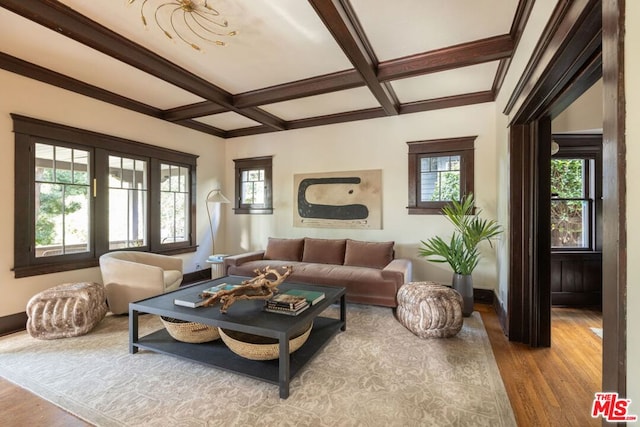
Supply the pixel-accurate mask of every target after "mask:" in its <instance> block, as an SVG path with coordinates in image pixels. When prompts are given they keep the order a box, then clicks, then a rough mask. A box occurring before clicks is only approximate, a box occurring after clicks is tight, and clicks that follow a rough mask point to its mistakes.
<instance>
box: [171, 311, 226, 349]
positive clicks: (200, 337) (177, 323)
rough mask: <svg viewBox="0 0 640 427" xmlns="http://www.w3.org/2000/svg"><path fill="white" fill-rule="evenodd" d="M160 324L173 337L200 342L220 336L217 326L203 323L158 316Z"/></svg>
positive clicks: (184, 340)
mask: <svg viewBox="0 0 640 427" xmlns="http://www.w3.org/2000/svg"><path fill="white" fill-rule="evenodd" d="M160 320H162V324H163V325H164V327H165V328H167V332H169V335H171V336H172V337H173V339H175V340H178V341H182V342H189V343H202V342H208V341H213V340H217V339H218V338H220V334H219V333H218V328H217V327H215V326H209V325H205V324H204V323H196V322H188V321H186V320H179V319H173V318H171V317H164V316H160Z"/></svg>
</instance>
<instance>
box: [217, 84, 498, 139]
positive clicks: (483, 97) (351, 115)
mask: <svg viewBox="0 0 640 427" xmlns="http://www.w3.org/2000/svg"><path fill="white" fill-rule="evenodd" d="M494 100H495V99H494V96H493V92H491V91H484V92H475V93H468V94H463V95H455V96H447V97H443V98H436V99H429V100H426V101H418V102H411V103H407V104H402V105H401V106H400V114H411V113H418V112H422V111H430V110H439V109H442V108H453V107H462V106H465V105H473V104H482V103H485V102H493V101H494ZM380 117H387V114H386V112H385V111H384V110H383V109H382V108H381V107H376V108H368V109H364V110H357V111H349V112H346V113H337V114H329V115H326V116H318V117H308V118H304V119H298V120H291V121H289V122H287V129H303V128H308V127H315V126H324V125H331V124H336V123H346V122H353V121H357V120H368V119H376V118H380ZM269 132H274V130H273V129H269V128H268V127H266V126H254V127H250V128H242V129H236V130H232V131H228V132H227V138H235V137H238V136H248V135H256V134H261V133H269Z"/></svg>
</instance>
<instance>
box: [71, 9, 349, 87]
mask: <svg viewBox="0 0 640 427" xmlns="http://www.w3.org/2000/svg"><path fill="white" fill-rule="evenodd" d="M62 3H65V4H67V5H69V6H70V7H72V8H73V9H75V10H77V11H78V12H80V13H82V14H84V15H86V16H88V17H89V18H91V19H93V20H95V21H96V22H98V23H100V24H102V25H104V26H106V27H107V28H109V29H111V30H113V31H115V32H117V33H119V34H121V35H123V36H124V37H126V38H128V39H130V40H133V41H135V42H136V43H138V44H140V45H142V46H144V47H146V48H147V49H149V50H151V51H153V52H155V53H158V54H160V55H162V56H164V57H165V58H166V59H168V60H169V61H171V62H173V63H175V64H177V65H180V66H181V67H184V68H187V69H189V70H190V71H191V72H192V73H194V74H196V75H198V76H200V77H203V78H205V79H206V80H208V81H209V82H211V83H213V84H215V85H217V86H219V87H221V88H222V89H224V90H226V91H228V92H231V93H233V94H236V93H241V92H246V91H250V90H254V89H260V88H264V87H268V86H273V85H277V84H281V83H284V82H289V81H294V80H301V79H305V78H308V77H313V76H317V75H322V74H328V73H332V72H335V71H341V70H344V69H348V68H351V63H350V62H349V61H348V60H347V59H346V58H345V57H344V55H343V54H342V51H341V49H340V48H339V46H338V45H337V44H336V42H335V41H334V39H333V37H332V36H331V34H330V33H329V32H328V30H327V29H326V28H325V27H324V25H323V24H322V21H321V20H320V18H318V16H317V15H316V13H315V11H314V10H313V8H312V7H311V6H310V5H309V3H308V2H307V1H301V0H269V1H256V0H217V1H216V0H214V1H212V0H210V1H209V4H211V5H212V6H213V7H215V8H216V9H217V10H218V11H219V12H220V13H221V15H223V16H225V17H226V18H227V19H228V22H229V29H230V30H235V31H237V35H236V36H234V37H226V38H222V39H223V40H224V41H226V42H227V45H226V46H224V47H221V46H216V45H214V44H212V43H209V42H204V41H203V42H202V43H198V44H199V45H200V46H201V47H202V51H200V52H198V51H196V50H194V49H192V48H191V47H190V46H189V45H187V44H185V43H183V42H181V41H180V40H178V39H177V38H175V37H174V40H173V41H172V40H169V39H168V38H167V37H166V36H165V35H164V33H163V32H162V30H161V29H160V28H158V26H157V25H156V24H155V22H154V18H153V16H154V13H153V12H154V11H155V9H157V7H158V6H160V5H162V4H168V5H169V6H167V7H164V8H162V9H161V12H160V14H161V15H162V14H164V13H165V12H170V11H171V10H173V9H176V7H177V4H178V3H177V2H176V1H175V0H173V1H171V0H149V1H148V2H147V5H146V6H145V11H147V12H146V13H145V15H146V18H147V21H148V27H147V29H145V28H144V26H143V24H142V21H141V18H140V8H141V5H142V3H143V1H142V0H136V1H134V2H133V4H129V2H128V1H126V0H119V1H114V0H92V1H86V0H63V1H62ZM183 19H184V18H183V17H182V15H177V17H176V20H175V22H176V28H179V24H178V23H179V22H182V21H183ZM183 34H185V36H186V37H191V34H192V33H189V32H188V31H187V32H184V33H183ZM193 40H198V38H197V37H193Z"/></svg>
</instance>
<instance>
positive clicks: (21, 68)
mask: <svg viewBox="0 0 640 427" xmlns="http://www.w3.org/2000/svg"><path fill="white" fill-rule="evenodd" d="M0 68H2V69H4V70H7V71H9V72H12V73H15V74H18V75H21V76H24V77H27V78H30V79H34V80H38V81H40V82H43V83H46V84H50V85H52V86H56V87H59V88H61V89H65V90H68V91H71V92H75V93H78V94H80V95H84V96H88V97H90V98H93V99H97V100H98V101H103V102H106V103H108V104H111V105H115V106H118V107H122V108H126V109H127V110H130V111H135V112H137V113H141V114H145V115H147V116H151V117H154V118H156V119H164V117H163V112H162V110H161V109H159V108H155V107H152V106H150V105H147V104H144V103H142V102H138V101H135V100H133V99H130V98H126V97H124V96H121V95H118V94H117V93H113V92H109V91H108V90H104V89H102V88H99V87H97V86H93V85H90V84H88V83H85V82H82V81H80V80H77V79H74V78H72V77H69V76H65V75H64V74H60V73H57V72H55V71H52V70H49V69H47V68H43V67H41V66H39V65H36V64H32V63H31V62H26V61H24V60H22V59H19V58H16V57H13V56H11V55H7V54H6V53H3V52H0ZM165 120H166V119H165ZM191 122H192V121H182V122H177V123H176V124H178V125H181V126H185V127H188V128H191V129H194V130H197V131H200V132H204V133H208V134H210V135H215V136H218V137H220V138H225V137H226V134H225V131H223V130H221V129H218V128H215V127H213V126H208V125H205V124H203V123H198V122H194V121H193V123H191Z"/></svg>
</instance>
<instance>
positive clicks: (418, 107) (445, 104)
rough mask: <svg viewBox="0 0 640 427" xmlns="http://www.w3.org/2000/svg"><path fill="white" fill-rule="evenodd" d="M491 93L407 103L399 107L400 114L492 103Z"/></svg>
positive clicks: (493, 98)
mask: <svg viewBox="0 0 640 427" xmlns="http://www.w3.org/2000/svg"><path fill="white" fill-rule="evenodd" d="M493 101H495V97H494V94H493V92H492V91H490V90H488V91H484V92H475V93H465V94H463V95H454V96H445V97H443V98H435V99H428V100H426V101H417V102H409V103H406V104H401V105H400V114H411V113H419V112H422V111H431V110H440V109H443V108H453V107H462V106H464V105H473V104H482V103H485V102H493Z"/></svg>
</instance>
